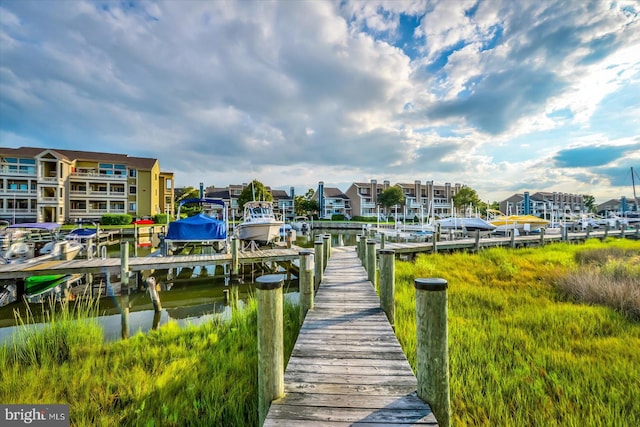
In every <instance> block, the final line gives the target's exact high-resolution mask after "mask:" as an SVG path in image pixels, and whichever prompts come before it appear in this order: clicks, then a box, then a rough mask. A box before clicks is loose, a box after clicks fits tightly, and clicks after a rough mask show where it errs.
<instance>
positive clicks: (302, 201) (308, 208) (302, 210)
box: [294, 188, 320, 216]
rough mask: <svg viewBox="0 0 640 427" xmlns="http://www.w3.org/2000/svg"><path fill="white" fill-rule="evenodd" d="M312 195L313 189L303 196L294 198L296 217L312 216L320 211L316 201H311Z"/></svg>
mask: <svg viewBox="0 0 640 427" xmlns="http://www.w3.org/2000/svg"><path fill="white" fill-rule="evenodd" d="M313 195H314V191H313V189H312V188H311V189H309V191H307V193H306V194H305V195H304V196H295V198H294V208H295V212H296V215H299V216H303V215H307V216H309V215H312V214H314V213H315V212H318V211H319V210H320V206H318V202H317V201H316V200H312V198H313Z"/></svg>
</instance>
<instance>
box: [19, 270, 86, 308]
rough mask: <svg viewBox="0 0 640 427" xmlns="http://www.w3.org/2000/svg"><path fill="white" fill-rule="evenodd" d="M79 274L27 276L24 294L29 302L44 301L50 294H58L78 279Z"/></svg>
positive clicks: (80, 276) (79, 278)
mask: <svg viewBox="0 0 640 427" xmlns="http://www.w3.org/2000/svg"><path fill="white" fill-rule="evenodd" d="M81 278H82V275H81V274H50V275H44V276H31V277H27V278H26V279H25V281H24V294H25V298H26V299H27V301H29V302H32V303H33V302H44V301H46V300H47V297H49V296H51V295H55V296H60V295H62V293H63V292H64V290H65V289H67V288H69V287H70V286H72V285H73V284H74V283H76V282H78V281H80V280H81Z"/></svg>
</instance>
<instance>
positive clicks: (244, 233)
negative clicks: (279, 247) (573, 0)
mask: <svg viewBox="0 0 640 427" xmlns="http://www.w3.org/2000/svg"><path fill="white" fill-rule="evenodd" d="M283 224H284V223H283V222H282V221H273V222H263V223H260V222H252V223H242V224H239V225H238V228H237V233H238V238H239V239H240V240H246V241H254V242H263V243H268V242H271V241H273V240H275V239H277V238H279V237H280V227H282V225H283Z"/></svg>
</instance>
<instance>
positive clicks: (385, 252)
mask: <svg viewBox="0 0 640 427" xmlns="http://www.w3.org/2000/svg"><path fill="white" fill-rule="evenodd" d="M378 253H379V254H380V255H393V254H395V253H396V251H394V250H393V249H380V250H379V251H378Z"/></svg>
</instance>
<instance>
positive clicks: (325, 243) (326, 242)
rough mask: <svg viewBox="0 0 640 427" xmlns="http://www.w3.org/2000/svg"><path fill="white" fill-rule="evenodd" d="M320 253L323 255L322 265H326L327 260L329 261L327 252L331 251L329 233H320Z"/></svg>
mask: <svg viewBox="0 0 640 427" xmlns="http://www.w3.org/2000/svg"><path fill="white" fill-rule="evenodd" d="M322 243H323V246H322V255H323V263H322V265H323V267H326V266H327V262H329V252H331V235H330V234H323V235H322Z"/></svg>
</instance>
